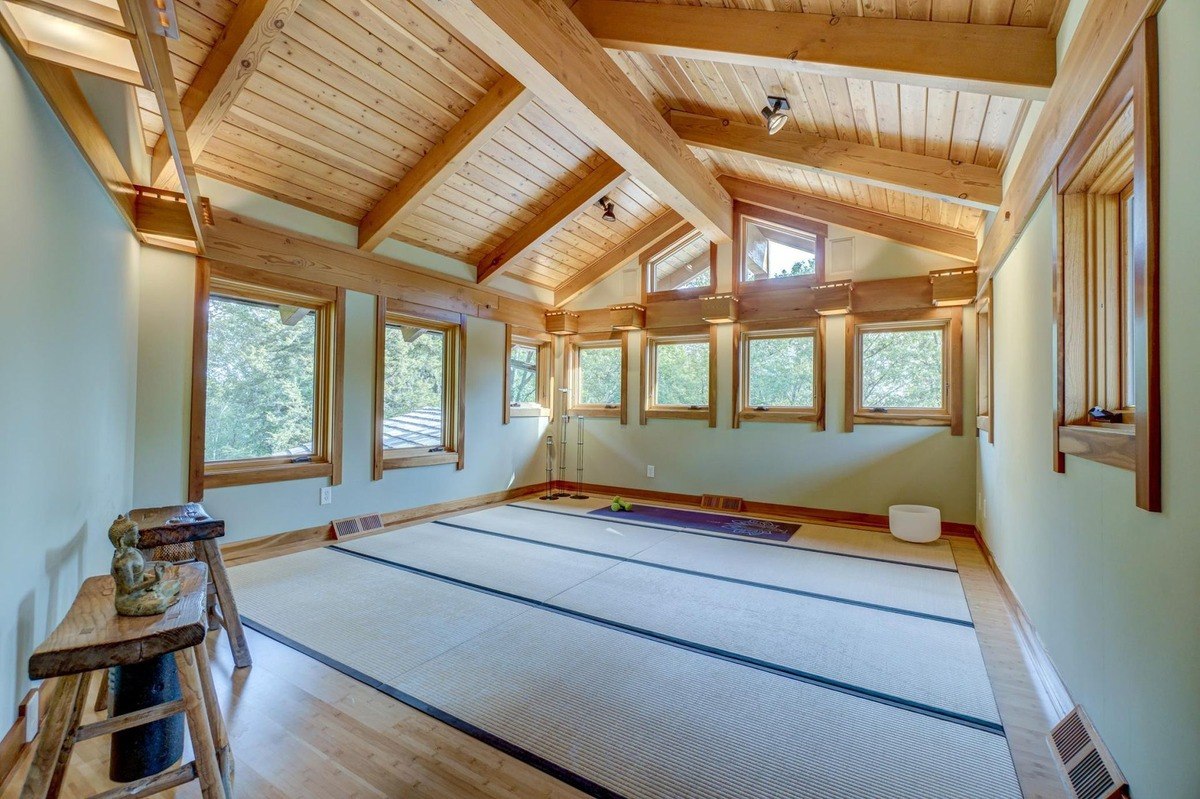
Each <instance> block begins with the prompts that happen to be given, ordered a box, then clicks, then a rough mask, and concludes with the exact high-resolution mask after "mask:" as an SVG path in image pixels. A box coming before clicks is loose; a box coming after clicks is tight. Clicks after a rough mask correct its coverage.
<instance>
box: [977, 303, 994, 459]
mask: <svg viewBox="0 0 1200 799" xmlns="http://www.w3.org/2000/svg"><path fill="white" fill-rule="evenodd" d="M993 307H994V300H993V299H992V283H991V281H990V280H989V281H988V284H987V288H985V289H984V290H983V294H982V296H981V297H980V298H979V300H978V301H977V302H976V303H975V429H976V430H977V431H978V433H979V437H980V438H981V439H982V438H983V437H984V435H983V434H984V433H987V442H988V443H989V444H992V443H994V442H995V440H996V378H995V370H996V337H995V335H994V330H995V326H994V320H995V317H994V316H993V314H992V309H993Z"/></svg>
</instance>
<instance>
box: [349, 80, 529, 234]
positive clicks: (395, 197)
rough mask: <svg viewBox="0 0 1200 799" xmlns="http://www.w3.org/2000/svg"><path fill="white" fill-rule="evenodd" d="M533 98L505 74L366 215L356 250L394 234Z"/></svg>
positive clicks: (518, 83)
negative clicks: (402, 223)
mask: <svg viewBox="0 0 1200 799" xmlns="http://www.w3.org/2000/svg"><path fill="white" fill-rule="evenodd" d="M532 99H533V95H532V94H530V93H529V92H528V91H527V90H526V89H525V87H524V86H522V85H521V84H520V82H519V81H517V79H516V78H514V77H512V76H511V75H504V76H502V77H501V78H500V80H498V81H496V84H495V85H494V86H492V88H491V89H490V90H489V91H488V93H487V94H485V95H484V96H483V98H482V99H481V100H480V101H479V102H478V103H476V104H475V105H474V106H473V107H472V108H471V110H469V111H467V113H466V114H465V115H463V118H462V119H460V120H459V121H458V122H457V123H455V125H454V127H452V128H450V130H448V131H446V136H445V138H443V139H442V140H441V141H440V142H438V143H437V144H435V145H434V146H433V147H431V148H430V150H429V152H427V153H426V154H425V156H424V157H423V158H422V159H421V160H420V161H418V162H417V163H416V164H414V165H413V167H412V169H410V170H409V171H408V173H407V174H406V175H405V176H404V177H403V178H402V179H401V180H400V182H399V183H397V184H396V185H395V186H393V187H392V189H391V190H390V191H389V192H388V193H387V194H385V195H384V196H383V199H381V200H380V201H379V202H378V203H376V204H375V207H374V208H372V209H371V210H370V211H368V212H367V215H366V216H364V217H363V218H362V221H361V222H360V223H359V225H358V246H359V247H360V248H361V249H364V250H373V249H375V248H376V247H378V246H379V245H380V244H382V243H383V241H384V240H385V239H387V237H388V236H390V235H392V233H394V232H395V231H396V228H397V227H399V226H400V223H401V222H402V221H403V220H404V218H405V217H406V216H408V215H409V214H411V213H412V212H413V211H415V210H416V209H417V208H419V207H421V205H422V204H423V203H424V202H425V201H426V200H427V199H429V197H430V196H432V195H433V193H434V192H435V191H437V190H438V188H440V187H441V185H442V184H443V183H445V182H446V180H448V179H449V178H450V176H451V175H453V174H454V173H455V172H457V171H458V170H459V169H461V168H462V167H463V164H465V163H466V162H467V161H469V160H470V159H471V157H472V156H473V155H475V153H477V152H478V151H479V149H480V148H481V147H483V146H484V145H485V144H487V143H488V142H489V141H491V140H492V137H494V136H495V135H496V134H497V133H499V132H500V130H502V129H503V128H504V126H505V125H507V124H508V123H509V121H510V120H512V118H513V117H515V116H516V115H517V114H518V113H520V111H521V109H522V108H524V107H525V106H526V105H527V104H528V103H529V101H530V100H532Z"/></svg>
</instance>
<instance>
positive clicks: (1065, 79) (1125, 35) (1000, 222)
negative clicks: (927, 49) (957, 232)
mask: <svg viewBox="0 0 1200 799" xmlns="http://www.w3.org/2000/svg"><path fill="white" fill-rule="evenodd" d="M1162 4H1163V0H1091V2H1089V3H1088V5H1087V7H1086V8H1085V9H1084V12H1083V17H1082V18H1081V19H1080V21H1079V26H1078V27H1077V28H1076V29H1075V34H1074V36H1072V37H1071V44H1070V46H1069V47H1068V48H1067V52H1066V54H1065V55H1064V56H1063V62H1062V69H1061V70H1060V71H1059V78H1058V80H1057V81H1055V84H1054V89H1053V90H1051V92H1050V99H1048V100H1047V101H1046V105H1045V106H1044V107H1043V108H1042V112H1041V113H1040V114H1039V115H1038V118H1037V122H1036V123H1035V124H1034V126H1033V131H1032V132H1031V133H1030V136H1029V143H1028V144H1027V145H1026V147H1025V152H1024V154H1023V155H1022V156H1021V160H1020V161H1019V162H1018V163H1017V166H1016V169H1015V170H1014V171H1013V176H1012V180H1011V181H1010V182H1009V186H1008V191H1007V192H1006V193H1005V196H1004V202H1003V203H1002V204H1001V206H1000V210H999V211H998V212H997V213H996V218H995V221H993V222H992V226H991V227H990V228H988V231H987V234H986V235H985V236H984V238H983V245H982V247H981V248H980V251H979V292H980V293H982V292H983V287H984V286H985V285H986V284H987V281H988V280H990V279H991V277H992V275H994V274H995V272H996V270H997V269H999V268H1000V266H1001V265H1002V264H1003V263H1004V261H1005V259H1006V258H1008V255H1009V253H1010V252H1012V248H1013V247H1014V246H1016V243H1017V240H1018V239H1019V238H1020V237H1021V233H1022V232H1023V231H1024V230H1025V225H1027V224H1028V223H1029V219H1030V218H1031V217H1032V216H1033V212H1034V211H1035V210H1036V209H1037V207H1038V204H1039V203H1040V202H1041V201H1042V196H1043V195H1044V194H1045V193H1046V189H1047V188H1048V187H1049V186H1050V178H1051V176H1052V175H1053V173H1054V169H1055V167H1056V166H1057V165H1058V162H1059V161H1060V160H1062V157H1063V154H1064V153H1065V152H1066V151H1067V148H1068V147H1069V146H1070V144H1071V140H1072V139H1073V138H1074V137H1075V134H1076V132H1077V131H1078V130H1079V128H1080V126H1081V125H1082V124H1083V121H1084V119H1085V118H1086V117H1087V113H1088V111H1089V109H1091V107H1092V104H1093V103H1094V102H1095V101H1096V98H1098V97H1099V96H1100V94H1101V93H1102V92H1103V91H1104V88H1105V87H1106V86H1107V85H1108V82H1109V81H1110V80H1111V79H1112V77H1113V75H1114V74H1115V73H1116V71H1117V68H1118V67H1119V66H1120V64H1121V59H1122V57H1123V56H1124V54H1125V51H1126V50H1128V49H1129V46H1130V43H1131V42H1132V41H1133V38H1134V36H1135V35H1136V34H1137V31H1138V28H1139V27H1140V26H1141V24H1142V22H1143V21H1144V20H1145V19H1146V18H1147V17H1151V16H1153V15H1154V14H1156V13H1158V10H1159V9H1160V8H1161V7H1162Z"/></svg>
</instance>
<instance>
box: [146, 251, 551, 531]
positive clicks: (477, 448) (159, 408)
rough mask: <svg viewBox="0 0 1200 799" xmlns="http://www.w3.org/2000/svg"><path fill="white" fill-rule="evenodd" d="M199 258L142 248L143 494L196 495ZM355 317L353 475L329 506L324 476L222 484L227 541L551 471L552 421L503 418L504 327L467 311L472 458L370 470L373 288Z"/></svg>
mask: <svg viewBox="0 0 1200 799" xmlns="http://www.w3.org/2000/svg"><path fill="white" fill-rule="evenodd" d="M194 275H195V259H194V258H190V257H187V256H185V255H181V254H179V253H173V252H167V251H165V250H153V249H149V248H147V249H146V250H144V252H143V256H142V269H141V279H140V292H141V304H140V307H141V313H140V318H139V326H138V341H139V352H138V410H137V457H136V461H135V474H136V479H135V482H134V504H135V505H137V506H149V505H160V504H169V503H176V502H180V501H182V500H183V498H184V497H185V496H186V470H187V437H188V424H189V420H188V403H189V396H190V395H189V392H190V390H191V388H190V386H191V359H192V354H191V353H192V301H193V292H194V280H195V277H194ZM347 302H348V308H347V315H346V382H345V425H344V439H343V457H344V467H343V476H342V485H340V486H337V487H335V488H334V489H333V503H332V504H330V505H321V504H320V502H319V495H320V492H319V488H320V487H321V486H325V485H328V484H329V481H328V480H327V479H325V478H320V479H310V480H294V481H289V482H282V483H270V484H266V485H256V486H237V487H232V488H221V489H211V490H209V491H207V492H206V493H205V497H204V504H205V507H206V508H207V509H208V511H209V512H210V513H212V514H213V515H214V516H217V517H219V518H222V519H225V521H226V524H227V528H228V532H227V537H226V540H227V541H236V540H239V539H245V538H253V537H256V536H260V535H267V534H270V533H278V532H285V531H288V530H296V529H300V528H304V527H313V526H317V525H321V524H328V523H329V521H330V520H332V519H335V518H341V517H344V516H351V515H354V514H357V513H368V512H375V511H377V512H388V511H394V510H400V509H403V508H411V507H416V506H420V505H428V504H432V503H436V502H443V501H447V500H452V499H459V498H463V497H471V496H476V495H479V494H487V493H491V492H494V491H502V490H504V489H507V488H510V487H513V486H521V485H529V484H531V483H533V482H534V481H536V480H539V479H542V477H543V475H544V473H543V472H540V471H539V467H538V465H537V464H536V463H535V462H534V461H535V457H534V456H535V454H536V451H537V449H538V446H539V444H540V442H541V433H542V429H543V428H544V426H545V420H543V419H539V418H534V417H524V418H514V419H513V420H512V423H511V424H509V425H507V426H505V425H502V424H501V422H500V416H501V408H502V404H501V402H502V401H501V391H502V385H503V383H502V381H503V368H504V326H503V325H502V324H500V323H498V322H492V321H489V320H484V319H474V318H469V319H468V320H467V381H466V405H467V416H466V434H467V445H466V453H467V467H466V469H464V470H463V471H461V472H460V471H456V470H455V468H454V466H453V464H446V465H441V466H426V467H421V468H414V469H395V470H389V471H387V472H385V473H384V478H383V480H380V481H372V480H371V457H372V437H371V436H372V432H371V428H372V424H373V411H372V408H373V405H372V403H373V402H374V379H375V372H374V370H375V328H374V324H375V301H374V297H373V296H371V295H368V294H361V293H359V292H353V291H352V292H349V294H348V301H347Z"/></svg>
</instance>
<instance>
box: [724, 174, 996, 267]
mask: <svg viewBox="0 0 1200 799" xmlns="http://www.w3.org/2000/svg"><path fill="white" fill-rule="evenodd" d="M720 180H721V185H722V186H724V187H725V188H726V189H728V190H729V193H730V194H731V195H733V197H734V198H735V199H737V200H741V201H743V202H748V203H752V204H754V205H761V206H765V207H767V208H774V209H776V210H778V211H786V212H787V213H791V214H797V215H799V216H804V217H808V218H809V219H816V220H818V221H820V222H826V223H828V224H831V225H841V226H842V227H848V228H851V229H852V230H857V231H859V232H860V233H868V234H870V235H872V236H878V237H880V238H884V239H891V240H892V241H897V242H900V243H901V244H907V245H908V246H910V247H917V248H918V249H922V250H927V251H929V252H934V253H938V254H939V255H946V256H948V257H950V258H954V259H956V260H959V261H966V262H968V263H974V262H975V254H976V251H977V249H978V244H977V242H976V240H975V237H974V236H972V235H970V234H968V233H960V232H958V231H955V230H950V229H949V228H943V227H936V226H934V225H927V224H925V223H924V222H917V221H915V220H910V219H901V218H900V217H895V216H891V215H890V214H882V213H880V212H879V211H873V210H871V209H869V208H860V207H859V206H855V205H846V204H844V203H839V202H835V201H833V200H827V199H825V198H824V197H816V196H814V195H811V194H802V193H800V192H795V191H788V190H786V189H778V188H775V187H774V186H766V185H764V184H762V183H754V182H752V181H749V180H743V179H741V178H735V177H731V176H729V175H722V176H721V179H720Z"/></svg>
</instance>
